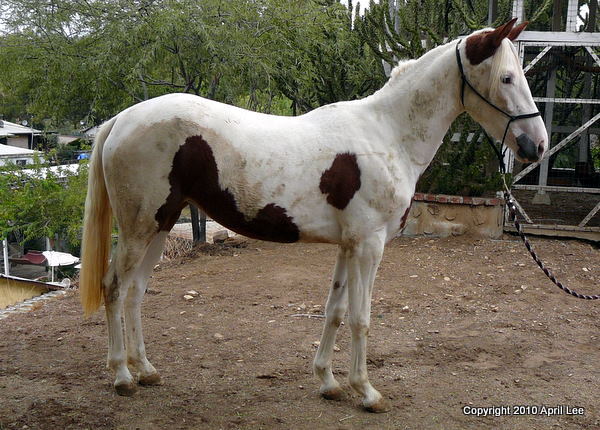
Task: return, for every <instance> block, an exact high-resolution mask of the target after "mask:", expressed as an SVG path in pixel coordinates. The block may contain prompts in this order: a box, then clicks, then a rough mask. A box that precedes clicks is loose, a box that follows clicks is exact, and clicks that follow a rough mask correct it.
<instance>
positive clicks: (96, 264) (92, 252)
mask: <svg viewBox="0 0 600 430" xmlns="http://www.w3.org/2000/svg"><path fill="white" fill-rule="evenodd" d="M115 119H116V117H115V118H112V119H111V120H109V121H107V122H106V123H104V124H103V125H102V127H101V128H100V130H99V131H98V134H97V135H96V139H95V145H94V150H93V151H92V157H91V160H90V170H89V178H88V192H87V198H86V200H85V215H84V219H83V238H82V242H81V271H80V272H79V295H80V300H81V305H82V306H83V312H84V314H85V316H86V317H87V316H90V315H91V314H93V313H94V312H95V311H97V310H98V308H99V307H100V305H101V304H102V297H103V287H102V278H103V277H104V274H105V273H106V271H107V270H108V261H109V257H110V251H111V234H112V209H111V206H110V201H109V200H108V192H107V190H106V183H105V181H104V167H103V163H102V149H103V148H104V142H105V140H106V138H107V137H108V134H109V133H110V131H111V130H112V127H113V124H114V122H115Z"/></svg>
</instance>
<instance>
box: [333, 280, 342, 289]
mask: <svg viewBox="0 0 600 430" xmlns="http://www.w3.org/2000/svg"><path fill="white" fill-rule="evenodd" d="M340 287H341V285H340V283H339V282H338V281H335V282H334V283H333V289H334V290H337V289H338V288H340Z"/></svg>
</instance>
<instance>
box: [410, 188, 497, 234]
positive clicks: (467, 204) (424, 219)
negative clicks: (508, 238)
mask: <svg viewBox="0 0 600 430" xmlns="http://www.w3.org/2000/svg"><path fill="white" fill-rule="evenodd" d="M503 210H504V206H503V204H502V201H501V200H500V199H484V198H477V197H461V196H447V195H443V194H423V193H416V194H415V196H414V198H413V205H412V207H411V210H410V213H409V216H408V220H407V222H406V227H405V229H404V231H403V233H402V234H403V235H407V236H418V235H427V236H441V237H445V236H460V235H463V234H466V235H471V236H475V237H487V238H498V237H500V236H501V235H502V226H503Z"/></svg>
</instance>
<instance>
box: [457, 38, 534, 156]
mask: <svg viewBox="0 0 600 430" xmlns="http://www.w3.org/2000/svg"><path fill="white" fill-rule="evenodd" d="M460 42H461V40H459V41H458V43H457V44H456V63H457V64H458V71H459V72H460V79H461V85H460V102H461V103H462V105H463V107H465V86H468V87H469V88H471V90H472V91H473V92H474V93H475V94H477V96H478V97H479V98H480V99H481V100H483V101H484V102H486V103H487V104H488V105H490V106H491V107H493V108H494V109H496V110H497V111H498V112H500V113H502V114H504V115H505V116H506V117H507V118H508V123H507V124H506V128H505V129H504V135H503V136H502V145H504V140H505V139H506V135H507V133H508V128H509V127H510V124H511V123H512V122H513V121H516V120H519V119H527V118H534V117H536V116H541V115H542V114H541V113H540V112H539V111H537V112H532V113H526V114H523V115H511V114H509V113H508V112H506V111H505V110H504V109H502V108H499V107H498V106H496V105H495V104H494V103H492V102H491V101H489V100H488V99H486V98H485V97H484V96H483V95H482V94H481V93H480V92H479V91H477V89H475V87H474V86H473V85H471V83H470V82H469V80H468V79H467V77H466V75H465V71H464V69H463V65H462V60H461V59H460V51H459V49H458V47H459V45H460Z"/></svg>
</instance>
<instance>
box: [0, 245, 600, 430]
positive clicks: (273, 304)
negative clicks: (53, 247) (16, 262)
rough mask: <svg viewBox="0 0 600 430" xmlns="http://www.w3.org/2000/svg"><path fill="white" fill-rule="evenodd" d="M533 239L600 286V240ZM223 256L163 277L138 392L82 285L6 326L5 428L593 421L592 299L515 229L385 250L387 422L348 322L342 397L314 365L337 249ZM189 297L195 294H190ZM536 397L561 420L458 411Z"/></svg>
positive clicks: (147, 307) (596, 325)
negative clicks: (120, 368) (535, 255)
mask: <svg viewBox="0 0 600 430" xmlns="http://www.w3.org/2000/svg"><path fill="white" fill-rule="evenodd" d="M533 242H534V245H535V246H536V248H537V249H538V250H539V251H540V254H541V255H542V257H543V258H544V259H545V260H546V261H547V262H548V265H549V266H550V267H551V268H552V269H553V270H554V271H555V272H556V274H557V275H558V276H559V278H560V279H561V280H563V282H565V283H566V284H568V285H569V286H570V287H572V288H574V289H579V290H581V291H582V292H587V293H599V292H600V282H598V281H599V280H600V264H599V263H600V250H599V249H598V247H594V246H593V245H590V244H589V243H585V242H577V241H565V240H560V241H559V240H549V239H534V240H533ZM220 254H224V255H215V256H211V255H205V254H199V255H197V256H196V257H194V258H186V259H183V260H179V261H171V262H168V263H164V264H161V265H160V267H159V268H158V269H157V270H156V272H155V273H154V276H153V279H152V280H151V283H150V289H149V292H148V294H147V297H146V299H145V303H144V307H143V311H142V313H143V322H144V328H145V334H146V346H147V351H148V356H149V358H150V360H151V361H152V362H153V364H154V365H155V366H156V367H157V369H159V371H160V372H161V374H162V377H163V380H164V384H163V385H162V386H158V387H140V389H139V391H138V392H137V393H136V395H135V396H134V397H131V398H125V397H119V396H117V395H116V394H115V393H114V391H113V389H112V378H113V377H112V375H110V374H109V373H108V371H107V370H106V369H105V357H106V324H105V322H104V315H103V313H102V312H99V313H97V314H96V315H94V316H93V317H92V318H91V319H89V320H84V319H83V318H82V315H81V312H80V308H79V305H78V297H77V295H76V294H75V293H72V294H69V295H67V297H65V298H63V299H57V300H53V301H50V302H47V303H46V304H45V305H44V306H43V307H42V308H40V309H37V310H35V311H32V312H30V313H27V314H15V315H11V316H9V317H8V318H7V319H5V320H3V321H2V322H0V429H2V430H6V429H43V430H45V429H167V428H168V429H271V428H273V429H275V428H281V429H313V430H314V429H354V428H361V429H363V428H368V429H416V430H418V429H597V428H599V427H600V407H599V406H600V404H599V402H600V401H599V399H600V386H599V384H598V382H599V380H600V369H599V367H598V362H599V358H600V357H599V353H600V351H599V349H600V348H599V337H600V331H599V329H600V319H599V318H598V317H599V316H600V308H599V304H598V303H597V302H587V301H583V300H578V299H575V298H571V297H569V296H567V295H566V294H564V293H562V292H561V291H559V290H558V289H556V288H555V287H554V286H553V285H552V284H550V282H549V281H548V280H547V279H546V278H545V277H544V275H543V274H542V272H541V271H540V270H539V269H538V268H537V267H535V266H534V265H533V263H532V262H531V260H530V258H529V256H528V255H527V254H526V253H525V249H524V247H523V246H522V244H521V243H520V242H518V241H517V239H516V238H515V237H512V236H506V237H504V238H503V239H502V240H497V241H494V240H477V239H472V238H448V239H429V238H400V239H397V240H394V241H393V242H392V243H391V244H389V245H388V247H387V250H386V253H385V256H384V260H383V262H382V264H381V268H380V271H379V274H378V277H377V281H376V285H375V290H374V294H373V308H372V325H371V332H370V338H369V355H368V356H369V372H370V379H371V382H372V383H373V385H374V386H375V387H376V388H378V389H379V390H380V391H381V392H382V393H383V394H384V396H386V397H387V398H388V399H389V401H390V403H391V405H392V409H391V411H390V412H388V413H386V414H379V415H374V414H369V413H367V412H364V411H363V410H362V409H361V408H360V399H359V398H358V397H357V396H356V394H353V393H351V391H350V389H349V387H348V384H347V382H346V379H347V369H348V364H349V337H350V336H349V329H348V327H347V325H346V326H342V327H341V329H340V335H339V337H338V342H337V344H338V346H339V351H338V352H335V358H334V360H335V361H334V368H335V371H336V374H337V376H338V378H339V380H340V381H343V387H344V388H345V389H346V391H347V393H348V396H347V398H346V399H344V400H342V401H335V402H331V401H326V400H323V399H321V398H320V397H319V395H318V393H317V390H318V383H317V381H316V380H315V378H314V377H313V376H312V371H311V365H312V358H313V355H314V353H315V350H316V347H315V344H314V342H316V341H318V340H319V336H320V332H321V326H322V323H323V319H321V318H318V317H317V318H308V317H306V316H294V315H296V314H320V313H322V309H323V305H324V302H325V299H326V297H327V290H328V283H329V280H330V274H331V271H332V267H333V263H334V258H335V248H334V247H332V246H327V245H305V244H296V245H279V244H269V243H264V242H256V241H250V242H249V245H248V247H247V248H245V249H229V250H224V251H223V252H220ZM191 289H194V290H196V291H198V292H199V295H198V296H197V297H195V298H194V299H192V300H185V299H184V298H183V296H184V295H185V294H186V291H188V290H191ZM542 405H546V406H549V407H556V406H559V405H563V406H564V408H563V411H562V413H563V414H562V415H554V416H545V415H532V414H529V415H527V414H524V415H518V416H514V415H513V416H507V415H502V416H491V417H490V416H488V417H475V416H471V415H465V414H464V413H463V410H464V408H465V407H479V406H481V407H492V406H508V407H509V410H510V412H522V413H527V412H535V411H536V410H537V411H538V412H542V411H544V410H542V409H537V408H538V407H541V406H542ZM517 406H523V407H522V408H514V407H517ZM567 406H568V407H570V408H571V409H569V411H570V412H573V409H572V408H574V407H581V408H584V410H583V415H572V414H570V415H567V409H566V407H567ZM545 412H547V413H548V412H549V411H548V410H545Z"/></svg>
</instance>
